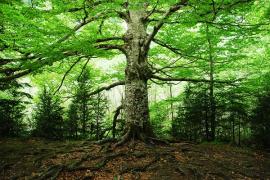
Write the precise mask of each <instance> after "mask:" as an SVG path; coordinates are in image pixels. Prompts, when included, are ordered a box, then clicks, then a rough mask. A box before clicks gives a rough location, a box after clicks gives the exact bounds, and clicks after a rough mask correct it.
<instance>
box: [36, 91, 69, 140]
mask: <svg viewBox="0 0 270 180" xmlns="http://www.w3.org/2000/svg"><path fill="white" fill-rule="evenodd" d="M60 103H61V100H60V99H59V97H57V96H53V94H52V92H50V90H49V89H48V88H47V87H44V89H43V91H42V93H41V94H40V95H39V102H38V103H37V105H36V109H35V112H34V115H33V118H34V119H35V123H36V125H35V129H34V131H33V135H34V136H39V137H45V138H49V139H62V138H63V133H64V131H63V126H64V120H63V117H62V116H63V108H62V107H61V105H60Z"/></svg>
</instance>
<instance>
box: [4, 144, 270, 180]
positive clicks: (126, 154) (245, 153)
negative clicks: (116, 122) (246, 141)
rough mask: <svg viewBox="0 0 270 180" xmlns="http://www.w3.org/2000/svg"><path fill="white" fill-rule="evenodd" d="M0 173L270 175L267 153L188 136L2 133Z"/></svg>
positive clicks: (177, 179)
mask: <svg viewBox="0 0 270 180" xmlns="http://www.w3.org/2000/svg"><path fill="white" fill-rule="evenodd" d="M0 179H33V180H38V179H59V180H64V179H68V180H69V179H85V180H86V179H95V180H99V179H101V180H103V179H104V180H109V179H113V180H122V179H128V180H129V179H131V180H133V179H134V180H135V179H142V180H144V179H145V180H146V179H147V180H148V179H149V180H181V179H252V180H253V179H270V153H267V152H265V151H259V150H252V149H248V148H240V147H233V146H230V145H215V144H193V143H189V142H178V143H170V144H167V145H148V144H145V143H142V142H130V143H126V144H124V145H123V146H119V147H114V146H113V143H109V142H108V143H105V144H102V145H99V144H94V143H92V142H88V141H65V142H59V141H46V140H40V139H30V140H29V139H28V140H19V139H0Z"/></svg>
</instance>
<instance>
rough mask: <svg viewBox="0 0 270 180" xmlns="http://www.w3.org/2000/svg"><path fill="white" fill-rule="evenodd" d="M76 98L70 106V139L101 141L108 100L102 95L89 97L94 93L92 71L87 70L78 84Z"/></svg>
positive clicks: (68, 123)
mask: <svg viewBox="0 0 270 180" xmlns="http://www.w3.org/2000/svg"><path fill="white" fill-rule="evenodd" d="M76 84H77V85H76V87H77V88H76V92H75V96H74V98H73V100H72V102H71V104H70V106H69V111H68V120H67V127H68V129H69V130H70V132H69V133H70V135H69V136H70V137H76V138H77V137H81V138H90V139H96V140H100V139H102V137H103V136H104V133H105V132H103V131H104V130H103V127H104V118H105V115H106V110H107V100H106V98H105V97H104V96H103V95H102V94H100V93H99V94H97V95H94V96H89V93H90V92H91V91H93V81H92V79H91V75H90V70H89V69H88V68H86V69H85V70H84V71H83V73H82V74H81V76H79V77H78V79H77V82H76Z"/></svg>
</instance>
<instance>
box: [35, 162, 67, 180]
mask: <svg viewBox="0 0 270 180" xmlns="http://www.w3.org/2000/svg"><path fill="white" fill-rule="evenodd" d="M63 168H64V166H62V165H54V166H51V167H49V168H48V169H47V170H46V171H45V172H44V173H42V174H40V175H39V176H38V177H34V178H33V180H34V179H38V180H45V179H51V180H54V179H56V178H57V176H58V174H59V173H60V172H61V171H62V169H63Z"/></svg>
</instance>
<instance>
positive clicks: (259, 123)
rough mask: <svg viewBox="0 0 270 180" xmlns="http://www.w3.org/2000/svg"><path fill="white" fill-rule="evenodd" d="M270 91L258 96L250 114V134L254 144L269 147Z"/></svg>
mask: <svg viewBox="0 0 270 180" xmlns="http://www.w3.org/2000/svg"><path fill="white" fill-rule="evenodd" d="M269 101H270V93H269V91H268V92H267V93H266V94H265V95H263V96H260V97H259V98H258V105H257V107H256V108H255V109H254V111H253V115H252V116H251V129H252V135H253V138H254V140H255V142H256V144H258V145H260V146H264V147H267V148H269V147H270V132H269V128H270V104H269Z"/></svg>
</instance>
